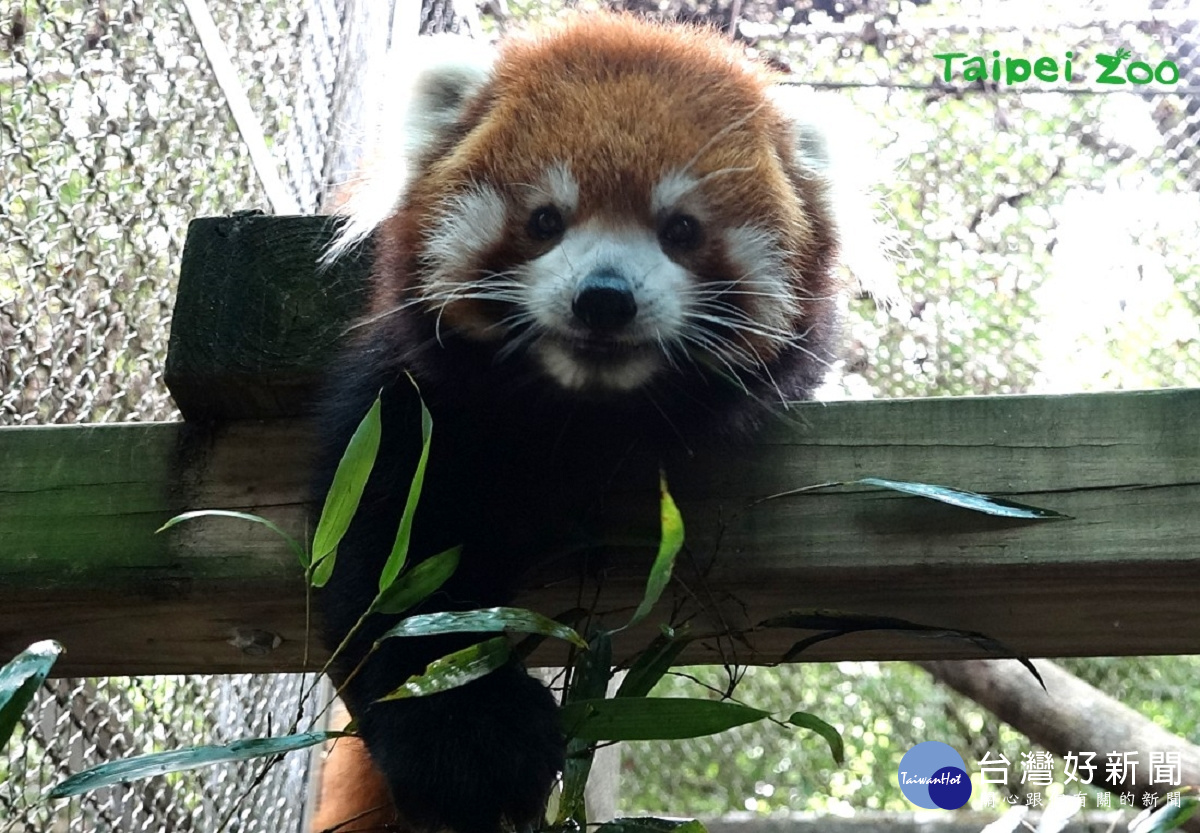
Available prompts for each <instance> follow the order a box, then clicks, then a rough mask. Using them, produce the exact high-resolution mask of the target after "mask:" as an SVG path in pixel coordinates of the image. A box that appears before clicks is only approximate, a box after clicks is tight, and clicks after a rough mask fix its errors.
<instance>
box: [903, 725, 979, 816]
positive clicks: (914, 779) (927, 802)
mask: <svg viewBox="0 0 1200 833" xmlns="http://www.w3.org/2000/svg"><path fill="white" fill-rule="evenodd" d="M898 780H899V781H900V790H901V791H902V792H903V793H904V797H905V798H907V799H908V800H909V802H910V803H912V804H915V805H917V806H918V807H923V808H925V809H926V810H937V809H939V808H940V809H942V810H957V809H958V808H959V807H962V806H963V805H964V804H966V803H967V799H969V798H970V797H971V776H969V775H967V765H966V764H965V763H964V762H963V759H962V755H959V754H958V753H957V752H955V751H954V749H953V747H951V746H949V745H948V744H945V743H942V742H940V741H936V740H929V741H925V742H924V743H918V744H917V745H916V746H914V747H913V748H912V749H910V750H908V751H907V752H905V753H904V757H903V758H901V759H900V772H899V775H898Z"/></svg>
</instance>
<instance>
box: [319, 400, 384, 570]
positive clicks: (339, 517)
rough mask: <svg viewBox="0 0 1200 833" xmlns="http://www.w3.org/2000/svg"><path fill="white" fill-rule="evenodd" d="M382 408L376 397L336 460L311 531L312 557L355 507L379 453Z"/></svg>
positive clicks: (330, 543) (328, 544) (330, 545)
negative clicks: (319, 511) (315, 525)
mask: <svg viewBox="0 0 1200 833" xmlns="http://www.w3.org/2000/svg"><path fill="white" fill-rule="evenodd" d="M382 408H383V405H382V403H381V402H380V400H379V397H376V398H375V402H374V403H372V405H371V409H370V410H369V411H367V414H366V416H364V417H363V418H362V422H360V423H359V424H358V428H356V429H355V431H354V436H352V437H351V438H350V444H349V445H347V446H346V451H345V452H344V453H343V454H342V459H341V461H340V462H338V467H337V471H336V472H335V473H334V475H333V483H332V484H330V486H329V493H328V494H327V495H325V506H324V507H323V508H322V509H321V519H320V520H319V521H317V530H316V532H315V533H314V534H313V546H312V557H313V560H314V561H316V560H318V559H321V558H324V557H325V556H326V555H328V554H329V553H331V552H333V550H334V548H335V547H336V546H337V545H338V544H339V543H340V542H341V540H342V536H343V535H345V534H346V530H347V529H349V528H350V521H351V519H352V518H353V517H354V513H355V512H357V511H358V503H359V501H360V500H362V495H363V490H364V489H365V488H366V487H367V479H368V478H369V477H370V476H371V469H372V468H374V467H375V455H376V454H378V453H379V438H380V436H382V431H383V428H382V422H381V418H380V412H381V410H382Z"/></svg>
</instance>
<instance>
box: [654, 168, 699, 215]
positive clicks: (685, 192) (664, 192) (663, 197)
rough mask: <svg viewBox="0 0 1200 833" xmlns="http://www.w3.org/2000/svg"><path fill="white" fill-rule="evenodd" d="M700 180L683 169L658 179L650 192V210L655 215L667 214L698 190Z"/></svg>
mask: <svg viewBox="0 0 1200 833" xmlns="http://www.w3.org/2000/svg"><path fill="white" fill-rule="evenodd" d="M699 184H700V180H698V179H696V178H695V177H694V176H692V175H691V174H686V173H684V172H683V171H672V172H671V173H669V174H667V175H666V176H664V177H663V178H662V179H661V180H659V181H658V184H657V185H655V186H654V191H653V192H652V193H651V194H650V211H651V213H653V214H654V215H655V216H658V215H660V214H665V213H667V212H668V211H671V210H672V209H674V208H677V207H678V206H679V203H680V202H682V201H683V200H684V198H685V197H688V196H690V195H691V194H693V193H694V192H695V191H696V187H697V186H698V185H699Z"/></svg>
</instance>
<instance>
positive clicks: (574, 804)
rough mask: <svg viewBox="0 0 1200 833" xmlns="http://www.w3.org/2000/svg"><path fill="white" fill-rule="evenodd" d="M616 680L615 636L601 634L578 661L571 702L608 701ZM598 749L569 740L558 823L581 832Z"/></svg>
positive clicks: (581, 740) (573, 671)
mask: <svg viewBox="0 0 1200 833" xmlns="http://www.w3.org/2000/svg"><path fill="white" fill-rule="evenodd" d="M611 680H612V634H611V633H608V632H607V631H600V632H599V633H597V634H594V635H593V636H592V640H591V644H590V648H589V650H587V651H585V652H583V653H581V654H579V655H578V656H577V657H576V658H575V664H574V665H573V666H572V668H571V681H570V685H569V688H568V690H567V697H566V699H567V702H568V703H574V702H587V703H590V702H593V701H599V702H604V697H605V695H606V694H607V693H608V684H609V682H610V681H611ZM595 756H596V748H595V746H594V745H592V744H591V743H590V742H589V741H588V740H587V739H586V738H579V737H574V738H568V739H567V763H566V766H565V767H563V777H562V793H561V795H560V796H559V802H558V815H557V817H556V822H557V824H558V825H559V826H560V827H561V826H564V825H567V824H568V823H573V826H577V827H579V828H580V829H582V828H584V827H585V826H586V825H587V803H586V801H585V799H584V794H585V791H586V789H587V781H588V776H589V775H590V774H591V771H592V761H593V760H594V759H595Z"/></svg>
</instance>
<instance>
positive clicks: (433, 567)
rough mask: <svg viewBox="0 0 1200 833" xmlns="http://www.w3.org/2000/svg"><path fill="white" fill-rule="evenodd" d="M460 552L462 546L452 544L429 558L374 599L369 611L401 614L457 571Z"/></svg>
mask: <svg viewBox="0 0 1200 833" xmlns="http://www.w3.org/2000/svg"><path fill="white" fill-rule="evenodd" d="M461 553H462V547H452V548H451V549H448V550H446V551H445V552H439V553H438V554H437V555H434V556H431V557H430V558H426V559H425V560H424V561H422V562H421V563H420V564H417V565H416V566H415V567H413V568H412V569H411V570H408V571H407V572H405V573H404V574H403V575H401V576H400V578H399V579H397V580H396V581H394V582H392V584H391V586H390V587H388V589H387V590H384V591H382V592H380V594H379V595H378V596H376V597H375V601H374V602H372V603H371V610H370V612H371V613H394V614H398V613H404V612H405V611H407V610H410V609H411V608H413V607H414V606H415V605H417V604H418V603H419V602H421V601H422V600H424V599H425V598H427V597H428V596H430V595H431V594H432V593H433V592H434V591H436V590H437V589H438V588H439V587H441V586H442V585H443V584H445V583H446V581H447V580H448V579H449V578H450V576H452V575H454V571H455V570H456V569H458V557H459V555H460V554H461Z"/></svg>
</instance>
